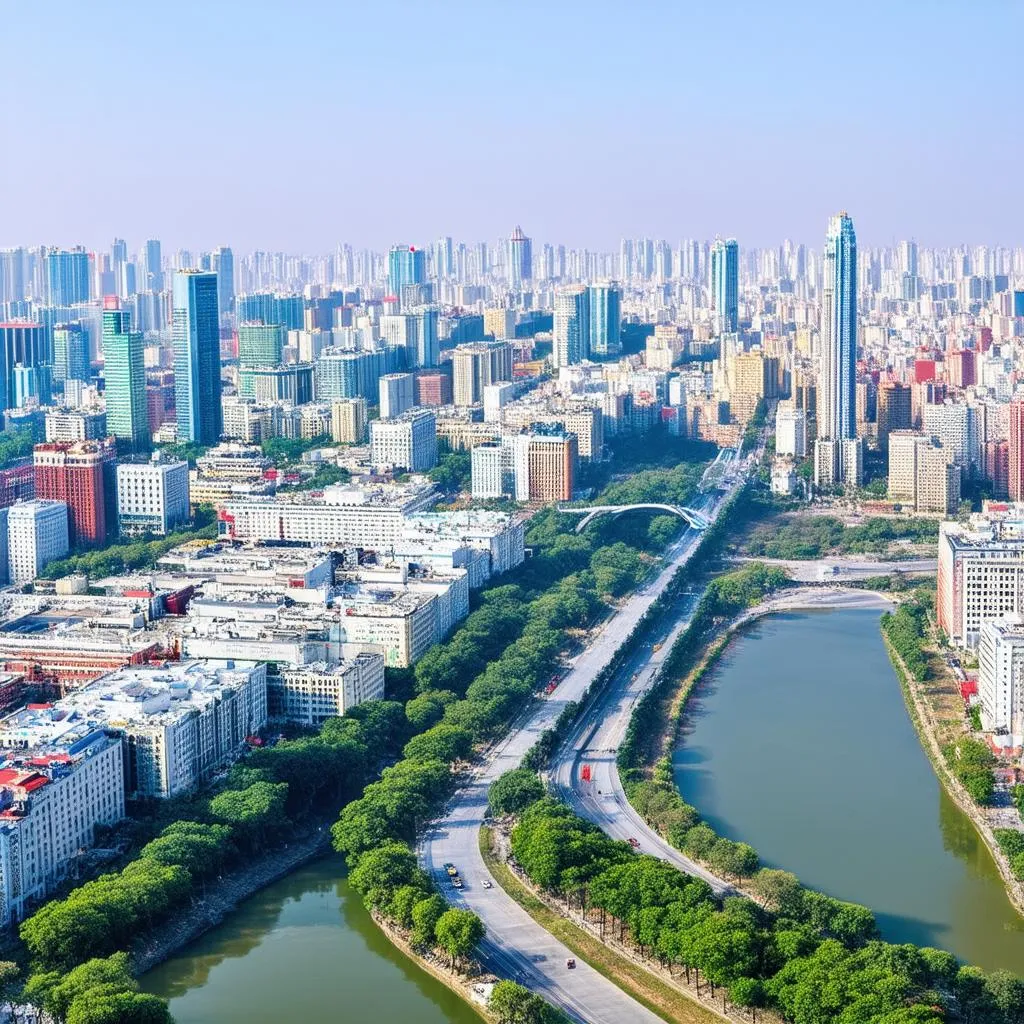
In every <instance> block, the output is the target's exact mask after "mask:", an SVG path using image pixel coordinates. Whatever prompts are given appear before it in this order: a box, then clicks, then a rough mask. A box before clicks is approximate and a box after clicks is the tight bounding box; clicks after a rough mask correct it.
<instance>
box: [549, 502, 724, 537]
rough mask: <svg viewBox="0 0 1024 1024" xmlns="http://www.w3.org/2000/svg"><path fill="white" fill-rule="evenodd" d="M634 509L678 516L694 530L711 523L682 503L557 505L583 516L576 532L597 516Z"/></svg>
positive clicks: (560, 509)
mask: <svg viewBox="0 0 1024 1024" xmlns="http://www.w3.org/2000/svg"><path fill="white" fill-rule="evenodd" d="M636 509H649V510H651V511H654V512H666V513H668V515H672V516H679V518H680V519H685V520H686V522H687V523H688V524H689V525H690V526H692V527H693V528H694V529H695V530H706V529H707V528H708V527H709V526H710V525H711V523H710V522H709V521H708V519H707V518H706V517H705V516H704V515H702V514H701V513H700V512H698V511H697V510H696V509H692V508H684V507H683V506H682V505H661V504H658V503H657V502H646V501H645V502H641V503H639V504H637V505H586V506H584V507H583V508H563V507H562V506H561V505H559V506H558V511H559V512H564V513H565V514H566V515H569V516H583V518H582V519H581V520H580V521H579V523H577V524H576V532H577V533H582V532H583V531H584V530H585V529H586V528H587V527H588V526H589V525H590V524H591V523H592V522H593V521H594V520H595V519H597V518H598V517H599V516H618V515H621V514H622V513H623V512H632V511H634V510H636Z"/></svg>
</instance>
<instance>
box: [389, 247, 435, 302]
mask: <svg viewBox="0 0 1024 1024" xmlns="http://www.w3.org/2000/svg"><path fill="white" fill-rule="evenodd" d="M426 283H427V254H426V253H425V252H424V251H423V250H422V249H417V248H416V247H415V246H412V245H393V246H392V247H391V251H390V252H389V253H388V291H390V292H391V294H392V295H395V296H397V297H398V298H399V299H401V297H402V289H403V288H405V286H406V285H410V284H426Z"/></svg>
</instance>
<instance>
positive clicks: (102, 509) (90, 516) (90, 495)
mask: <svg viewBox="0 0 1024 1024" xmlns="http://www.w3.org/2000/svg"><path fill="white" fill-rule="evenodd" d="M32 464H33V466H34V468H35V477H36V497H37V498H48V499H50V500H52V501H62V502H64V503H65V504H66V505H67V507H68V540H69V542H70V543H71V545H72V546H74V547H84V546H86V545H92V544H100V543H102V542H103V541H104V540H106V539H107V536H108V534H109V533H112V532H113V525H114V509H115V492H116V487H117V478H116V466H117V448H116V446H115V444H114V440H113V438H99V439H97V440H95V441H72V442H66V441H65V442H59V441H53V442H46V443H43V444H37V445H36V446H35V449H34V450H33V455H32Z"/></svg>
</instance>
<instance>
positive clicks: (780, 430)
mask: <svg viewBox="0 0 1024 1024" xmlns="http://www.w3.org/2000/svg"><path fill="white" fill-rule="evenodd" d="M775 453H776V454H777V455H792V456H793V457H794V458H798V459H802V458H805V457H806V455H807V414H806V413H805V412H804V410H803V409H797V408H796V407H795V406H794V405H793V403H792V402H779V407H778V409H777V410H776V412H775Z"/></svg>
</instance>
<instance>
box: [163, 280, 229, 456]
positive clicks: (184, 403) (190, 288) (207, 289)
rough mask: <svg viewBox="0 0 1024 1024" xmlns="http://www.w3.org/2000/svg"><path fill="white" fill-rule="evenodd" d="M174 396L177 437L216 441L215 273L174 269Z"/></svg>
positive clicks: (219, 427)
mask: <svg viewBox="0 0 1024 1024" xmlns="http://www.w3.org/2000/svg"><path fill="white" fill-rule="evenodd" d="M173 300H174V304H173V313H172V317H171V325H172V332H173V336H174V402H175V406H176V407H177V419H178V440H179V441H192V442H194V443H196V444H206V445H209V444H216V443H217V442H218V441H219V440H220V435H221V432H222V430H223V423H224V420H223V412H222V410H221V404H220V394H221V385H220V316H219V313H218V306H217V275H216V274H215V273H213V272H211V271H203V270H179V271H178V272H177V273H176V274H175V275H174V296H173Z"/></svg>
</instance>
